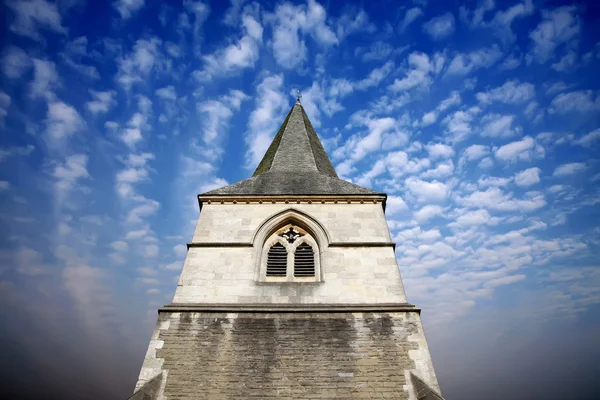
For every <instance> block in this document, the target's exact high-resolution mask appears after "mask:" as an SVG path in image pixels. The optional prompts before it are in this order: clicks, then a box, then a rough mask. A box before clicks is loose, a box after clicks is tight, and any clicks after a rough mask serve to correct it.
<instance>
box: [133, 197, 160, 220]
mask: <svg viewBox="0 0 600 400" xmlns="http://www.w3.org/2000/svg"><path fill="white" fill-rule="evenodd" d="M135 200H136V201H137V202H138V203H139V204H138V205H136V206H135V207H133V208H132V209H131V210H129V213H128V214H127V219H126V221H127V222H128V223H130V224H140V223H143V222H144V218H145V217H148V216H150V215H153V214H155V213H156V212H157V211H158V209H159V208H160V203H159V202H158V201H156V200H152V199H147V198H145V197H143V196H136V197H135Z"/></svg>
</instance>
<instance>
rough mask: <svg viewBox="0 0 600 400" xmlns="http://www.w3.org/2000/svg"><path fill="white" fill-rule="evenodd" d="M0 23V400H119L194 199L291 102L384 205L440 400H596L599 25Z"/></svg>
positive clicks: (388, 19)
mask: <svg viewBox="0 0 600 400" xmlns="http://www.w3.org/2000/svg"><path fill="white" fill-rule="evenodd" d="M0 7H1V12H0V15H2V27H1V30H0V32H1V36H0V39H1V47H0V77H1V80H0V82H1V83H0V132H1V134H0V220H1V225H2V230H1V234H0V301H1V307H0V309H1V311H0V317H1V320H2V324H1V325H0V338H1V339H2V341H3V344H4V350H3V356H2V357H1V358H2V362H0V367H1V369H0V374H2V376H3V380H6V381H7V382H9V383H7V384H3V386H2V387H3V388H2V390H3V391H7V393H8V394H10V395H11V396H12V398H19V397H22V398H25V397H32V398H33V397H36V396H38V397H39V396H41V394H42V393H43V396H44V398H47V399H51V398H125V397H126V396H127V395H128V394H130V392H131V391H132V390H133V385H134V383H135V380H136V378H137V374H138V373H139V368H140V366H141V361H142V358H143V356H144V352H145V348H146V346H147V343H148V339H149V336H150V333H151V331H152V328H153V325H154V323H155V321H156V309H157V308H158V307H160V306H162V305H163V304H166V303H169V302H170V301H171V299H172V294H173V292H174V288H175V285H176V282H177V278H178V275H179V273H180V271H181V267H182V265H183V260H184V258H185V254H186V247H185V243H186V241H189V240H190V238H191V234H192V231H193V227H194V223H195V221H196V219H197V217H198V206H197V202H196V199H195V195H196V194H197V193H201V192H204V191H207V190H210V189H213V188H217V187H220V186H224V185H226V184H229V183H233V182H236V181H239V180H242V179H245V178H247V177H248V176H249V175H250V174H251V173H252V171H253V168H254V167H255V166H256V165H257V164H258V162H259V161H260V158H261V157H262V155H263V153H264V151H265V150H266V148H267V146H268V145H269V143H270V141H271V139H272V138H273V136H274V134H275V132H276V131H277V129H278V128H279V126H280V124H281V123H282V122H283V119H284V117H285V114H286V113H287V112H288V111H289V109H290V107H291V106H292V105H293V103H294V101H295V96H296V91H297V90H301V93H302V103H303V105H304V108H305V110H306V111H307V113H308V115H309V117H310V119H311V121H312V123H313V125H314V127H315V128H316V130H317V132H318V134H319V136H320V137H321V140H322V141H323V144H324V146H325V148H326V149H327V151H328V153H329V155H330V158H331V159H332V162H333V164H334V165H335V167H336V170H337V172H338V174H339V175H340V176H342V177H343V178H344V179H347V180H350V181H352V182H354V183H357V184H360V185H363V186H365V187H369V188H373V189H375V190H378V191H384V192H386V193H387V194H388V196H389V198H388V202H387V210H386V214H387V219H388V224H389V227H390V230H391V232H392V236H393V238H394V241H395V242H396V243H397V248H396V255H397V259H398V264H399V266H400V270H401V273H402V276H403V279H404V282H405V286H406V290H407V295H408V298H409V301H410V302H411V303H414V304H416V305H417V306H419V307H421V308H422V309H423V313H422V317H423V320H424V324H425V329H426V333H427V335H428V339H429V344H430V347H431V351H432V356H433V360H434V364H435V366H436V369H437V374H438V378H439V381H440V385H441V388H442V393H443V394H444V395H445V396H446V398H447V399H448V400H457V399H473V400H475V399H481V398H489V399H506V398H511V399H559V398H560V399H563V398H575V397H577V398H579V399H588V398H589V399H592V398H598V397H596V396H598V395H600V383H599V382H600V379H599V377H600V366H599V364H598V363H597V359H598V357H599V356H600V340H599V339H598V337H600V264H599V261H600V257H599V256H600V253H599V251H598V250H599V246H600V224H599V221H600V207H599V203H600V165H599V163H600V158H599V152H598V150H599V148H600V79H599V78H598V70H600V29H599V28H598V26H600V25H599V24H600V3H598V4H597V3H596V2H593V1H583V0H582V1H580V2H567V1H565V2H559V1H550V0H548V1H534V0H523V1H500V0H497V1H493V0H480V1H466V2H459V1H452V2H451V1H445V2H440V1H427V0H414V1H405V2H397V1H390V0H388V1H383V0H382V1H369V2H356V3H350V2H348V3H346V2H335V1H331V2H328V3H327V2H318V1H315V0H308V1H307V2H304V1H292V2H290V1H280V0H277V1H268V2H261V3H259V2H255V1H251V0H231V2H225V1H213V2H210V3H209V2H204V1H190V0H184V1H173V2H161V1H152V0H116V1H110V2H109V1H91V0H88V1H85V0H58V1H56V2H51V1H48V0H27V1H25V0H24V1H18V0H5V1H4V2H3V4H2V5H1V6H0Z"/></svg>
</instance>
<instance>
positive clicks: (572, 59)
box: [552, 50, 577, 72]
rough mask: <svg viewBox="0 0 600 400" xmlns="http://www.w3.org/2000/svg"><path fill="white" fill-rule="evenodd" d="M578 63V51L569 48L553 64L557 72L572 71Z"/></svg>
mask: <svg viewBox="0 0 600 400" xmlns="http://www.w3.org/2000/svg"><path fill="white" fill-rule="evenodd" d="M576 65H577V53H575V52H574V51H573V50H569V51H568V52H567V54H565V55H564V56H563V57H562V58H561V59H560V60H559V61H557V62H555V63H553V64H552V69H553V70H555V71H557V72H565V71H570V70H572V69H573V68H575V66H576Z"/></svg>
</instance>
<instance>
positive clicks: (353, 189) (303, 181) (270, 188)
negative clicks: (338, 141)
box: [204, 102, 382, 196]
mask: <svg viewBox="0 0 600 400" xmlns="http://www.w3.org/2000/svg"><path fill="white" fill-rule="evenodd" d="M287 194H289V195H313V194H314V195H362V194H382V193H378V192H375V191H373V190H370V189H366V188H363V187H361V186H358V185H355V184H353V183H350V182H347V181H344V180H342V179H339V178H338V175H337V173H336V172H335V169H334V168H333V165H332V164H331V161H330V160H329V157H327V153H326V152H325V149H324V148H323V145H322V144H321V141H320V140H319V137H318V136H317V133H316V132H315V130H314V128H313V126H312V124H311V123H310V120H309V119H308V116H307V115H306V112H305V111H304V108H303V107H302V105H301V104H300V103H299V102H296V104H295V105H294V106H293V107H292V109H291V110H290V112H289V113H288V115H287V117H286V118H285V121H284V122H283V124H282V125H281V128H279V131H278V132H277V134H276V135H275V138H274V139H273V142H272V143H271V145H270V146H269V148H268V149H267V152H266V153H265V155H264V157H263V159H262V160H261V162H260V163H259V164H258V167H257V168H256V170H255V171H254V174H253V175H252V177H251V178H250V179H246V180H243V181H240V182H237V183H234V184H232V185H229V186H225V187H223V188H220V189H216V190H212V191H210V192H206V193H204V195H207V196H210V195H287Z"/></svg>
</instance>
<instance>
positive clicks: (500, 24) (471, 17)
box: [460, 0, 534, 43]
mask: <svg viewBox="0 0 600 400" xmlns="http://www.w3.org/2000/svg"><path fill="white" fill-rule="evenodd" d="M494 6H495V4H494V1H493V0H485V1H481V2H479V5H478V7H477V8H476V9H475V10H474V11H471V10H467V8H466V7H465V6H461V7H460V17H461V19H462V20H463V21H465V22H467V24H468V25H470V26H471V27H472V28H490V29H493V31H494V33H495V35H496V36H498V37H499V38H500V39H501V40H502V41H503V42H505V43H509V42H514V41H515V40H516V35H515V34H514V33H513V31H512V28H511V26H512V23H513V21H514V20H516V19H518V18H523V17H526V16H528V15H531V14H532V13H533V10H534V6H533V3H532V1H531V0H525V1H524V2H519V3H517V4H514V5H512V6H511V7H509V8H508V9H506V10H500V11H498V12H497V13H496V14H495V15H494V17H493V18H492V19H490V20H488V21H486V20H485V19H484V16H485V14H486V13H487V12H489V11H491V10H493V9H494Z"/></svg>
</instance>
